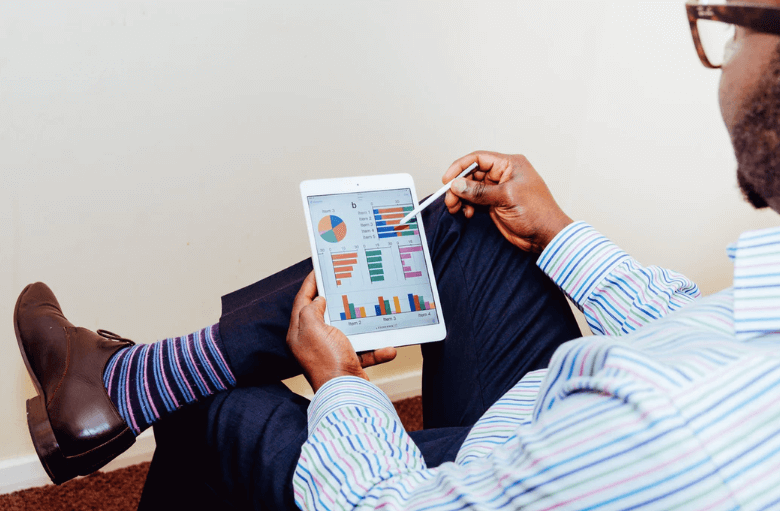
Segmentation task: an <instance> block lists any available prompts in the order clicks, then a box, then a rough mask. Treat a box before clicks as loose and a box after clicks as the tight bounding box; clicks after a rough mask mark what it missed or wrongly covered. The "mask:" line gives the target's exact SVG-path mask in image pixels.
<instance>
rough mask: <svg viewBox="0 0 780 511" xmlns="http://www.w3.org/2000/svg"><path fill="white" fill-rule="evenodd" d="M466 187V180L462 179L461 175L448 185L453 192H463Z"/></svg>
mask: <svg viewBox="0 0 780 511" xmlns="http://www.w3.org/2000/svg"><path fill="white" fill-rule="evenodd" d="M466 188H467V185H466V180H465V179H463V178H462V177H459V178H458V179H456V180H455V181H453V182H452V184H451V185H450V189H452V190H453V191H455V192H460V193H463V192H465V191H466Z"/></svg>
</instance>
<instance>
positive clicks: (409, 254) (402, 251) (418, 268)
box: [398, 245, 425, 279]
mask: <svg viewBox="0 0 780 511" xmlns="http://www.w3.org/2000/svg"><path fill="white" fill-rule="evenodd" d="M398 253H399V255H400V256H401V269H402V270H403V274H404V279H411V278H415V277H422V276H423V274H424V273H425V255H424V253H423V248H422V245H410V246H405V247H402V246H399V247H398Z"/></svg>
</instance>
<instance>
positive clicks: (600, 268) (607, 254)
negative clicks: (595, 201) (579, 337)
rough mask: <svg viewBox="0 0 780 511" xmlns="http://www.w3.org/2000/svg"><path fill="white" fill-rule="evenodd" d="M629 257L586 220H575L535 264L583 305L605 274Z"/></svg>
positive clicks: (575, 300)
mask: <svg viewBox="0 0 780 511" xmlns="http://www.w3.org/2000/svg"><path fill="white" fill-rule="evenodd" d="M629 258H630V256H629V255H628V254H626V253H625V252H623V251H622V250H621V249H620V248H619V247H618V246H617V245H615V244H614V243H612V242H611V241H609V239H607V237H606V236H604V235H603V234H601V233H600V232H598V231H597V230H596V229H594V228H593V227H591V226H590V225H588V224H587V223H585V222H574V223H573V224H569V225H568V226H566V227H565V228H564V229H563V230H562V231H561V232H559V233H558V234H557V235H556V236H555V238H553V240H552V241H551V242H550V244H549V245H547V248H545V249H544V251H543V252H542V254H541V255H540V256H539V259H538V260H537V261H536V264H537V266H539V268H540V269H541V270H542V271H543V272H544V273H546V274H547V275H548V276H549V277H550V278H551V279H552V280H553V282H555V283H556V284H557V285H558V287H560V288H561V290H563V292H564V293H566V294H567V295H568V296H569V297H570V298H571V299H572V300H573V301H574V303H576V304H577V305H578V306H579V307H580V308H582V306H583V304H584V302H585V300H587V298H588V296H590V294H591V292H592V291H593V289H594V288H595V287H596V286H597V285H598V284H599V283H600V282H601V281H602V280H603V279H604V277H606V276H607V275H609V274H610V273H611V272H612V270H614V269H615V267H617V266H619V265H620V264H621V263H623V262H624V261H626V260H628V259H629Z"/></svg>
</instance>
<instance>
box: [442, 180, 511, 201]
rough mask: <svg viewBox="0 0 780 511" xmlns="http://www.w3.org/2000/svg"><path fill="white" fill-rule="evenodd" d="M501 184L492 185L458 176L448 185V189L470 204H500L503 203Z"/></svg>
mask: <svg viewBox="0 0 780 511" xmlns="http://www.w3.org/2000/svg"><path fill="white" fill-rule="evenodd" d="M500 186H501V185H492V184H488V183H486V182H484V181H472V180H471V179H465V178H462V177H459V178H458V179H455V180H454V181H453V182H452V184H451V185H450V191H452V193H454V194H455V195H457V196H458V197H460V198H461V199H464V200H467V201H469V202H471V203H472V204H481V205H484V206H500V205H501V204H502V203H503V195H502V193H501V188H500Z"/></svg>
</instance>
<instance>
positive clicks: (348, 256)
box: [330, 252, 358, 286]
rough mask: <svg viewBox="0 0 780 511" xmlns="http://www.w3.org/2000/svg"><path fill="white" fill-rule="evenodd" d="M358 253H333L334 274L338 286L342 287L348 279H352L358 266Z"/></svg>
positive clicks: (331, 256)
mask: <svg viewBox="0 0 780 511" xmlns="http://www.w3.org/2000/svg"><path fill="white" fill-rule="evenodd" d="M357 257H358V255H357V252H339V253H331V254H330V258H331V260H332V261H333V273H334V274H335V276H336V285H337V286H341V285H342V283H343V282H346V280H347V279H351V278H352V275H353V273H354V272H355V266H357Z"/></svg>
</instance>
